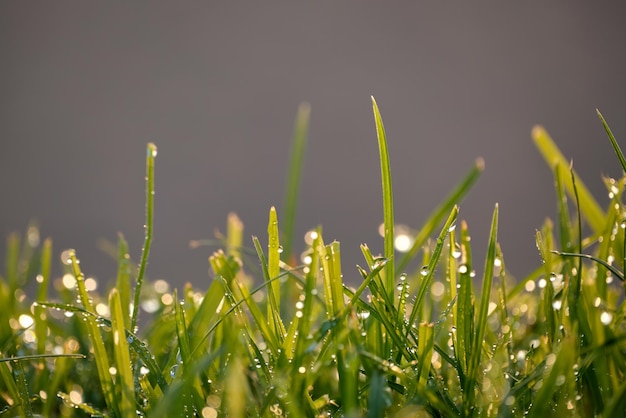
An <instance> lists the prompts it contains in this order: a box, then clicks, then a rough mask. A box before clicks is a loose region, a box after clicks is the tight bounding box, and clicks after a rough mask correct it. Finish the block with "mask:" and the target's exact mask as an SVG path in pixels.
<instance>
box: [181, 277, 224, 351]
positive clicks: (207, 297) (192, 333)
mask: <svg viewBox="0 0 626 418" xmlns="http://www.w3.org/2000/svg"><path fill="white" fill-rule="evenodd" d="M223 298H224V287H223V286H222V285H221V283H220V282H219V280H214V281H213V282H212V283H211V286H209V289H208V290H207V291H206V293H205V294H204V297H203V298H202V302H201V303H200V306H199V307H198V312H197V313H196V315H195V316H194V317H193V318H192V319H191V323H190V324H189V345H190V347H191V350H192V351H191V356H192V357H196V356H198V355H200V354H203V353H204V351H205V350H206V348H207V346H206V339H205V338H204V332H205V331H206V330H207V329H208V328H209V324H211V322H213V321H215V320H216V316H217V308H218V307H219V305H220V302H221V301H222V299H223Z"/></svg>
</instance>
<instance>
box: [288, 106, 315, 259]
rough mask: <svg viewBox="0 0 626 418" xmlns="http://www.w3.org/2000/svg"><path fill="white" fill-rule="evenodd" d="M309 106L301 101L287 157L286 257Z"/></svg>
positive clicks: (293, 222) (289, 242)
mask: <svg viewBox="0 0 626 418" xmlns="http://www.w3.org/2000/svg"><path fill="white" fill-rule="evenodd" d="M310 115H311V106H310V105H309V104H308V103H301V104H300V106H299V107H298V114H297V115H296V123H295V126H294V132H293V142H292V143H291V155H290V157H289V172H288V174H287V185H286V187H285V200H284V209H283V210H284V211H285V216H284V218H283V221H282V225H283V235H282V241H283V248H284V249H285V251H284V252H283V254H285V255H286V257H287V259H288V260H289V259H290V258H291V256H292V255H293V254H292V246H293V238H294V225H295V222H296V212H297V207H298V195H299V193H300V180H301V179H302V168H303V166H304V154H305V150H306V143H307V134H308V131H309V117H310Z"/></svg>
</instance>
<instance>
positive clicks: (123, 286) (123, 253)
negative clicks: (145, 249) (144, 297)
mask: <svg viewBox="0 0 626 418" xmlns="http://www.w3.org/2000/svg"><path fill="white" fill-rule="evenodd" d="M130 272H131V266H130V255H129V254H128V243H127V242H126V240H125V239H124V236H123V235H122V234H121V233H120V234H118V239H117V279H116V282H115V288H116V289H117V290H118V292H119V297H120V305H121V308H122V314H123V317H124V318H126V319H125V320H124V327H125V328H126V329H129V330H130V329H132V328H131V324H130V323H131V317H130V312H129V310H130V301H131V290H130ZM40 300H45V299H40Z"/></svg>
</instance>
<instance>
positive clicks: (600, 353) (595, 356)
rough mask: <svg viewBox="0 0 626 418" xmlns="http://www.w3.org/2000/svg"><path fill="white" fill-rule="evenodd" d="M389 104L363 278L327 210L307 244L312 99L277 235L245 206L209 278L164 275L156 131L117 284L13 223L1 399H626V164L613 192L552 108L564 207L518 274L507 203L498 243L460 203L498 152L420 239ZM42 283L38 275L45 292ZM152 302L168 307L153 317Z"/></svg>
mask: <svg viewBox="0 0 626 418" xmlns="http://www.w3.org/2000/svg"><path fill="white" fill-rule="evenodd" d="M372 104H373V111H374V121H375V124H374V125H375V128H376V133H377V137H378V146H379V151H380V164H381V180H382V181H381V184H382V203H383V204H382V213H383V218H384V225H383V239H384V252H383V254H382V255H376V254H372V253H371V251H370V250H369V248H368V247H367V245H362V246H361V250H362V252H363V257H364V263H363V265H364V267H363V268H361V267H359V268H358V273H359V274H360V276H361V278H362V281H361V282H360V283H357V287H356V288H354V287H351V286H349V285H348V284H346V283H344V281H343V270H342V264H341V247H340V244H339V242H336V241H335V242H331V243H326V242H325V241H324V239H323V236H322V230H321V228H315V229H312V230H311V231H309V232H308V233H307V234H306V236H305V242H306V248H305V249H304V251H303V253H302V254H301V255H300V256H299V257H298V255H297V254H296V252H295V247H296V245H295V242H296V240H295V237H294V232H293V231H294V223H295V218H296V212H297V210H296V209H297V201H298V194H299V179H300V175H301V173H302V167H303V162H304V155H305V152H304V151H305V147H306V132H307V127H308V120H309V108H308V107H307V106H302V107H301V108H300V110H299V112H298V116H297V122H296V127H295V130H294V143H293V148H292V153H291V163H290V170H289V173H288V176H287V178H288V179H289V183H288V184H287V186H286V192H285V202H284V203H283V207H284V208H285V212H286V217H285V218H284V219H281V218H280V217H279V216H278V213H277V211H276V209H275V208H271V209H270V211H269V215H268V229H267V231H268V236H267V237H263V238H257V237H253V239H252V248H249V247H245V246H243V243H244V239H243V236H244V234H243V224H242V222H241V221H240V220H239V218H237V216H236V215H234V214H231V215H229V217H228V222H227V228H226V231H227V232H226V235H225V236H223V237H220V239H221V247H222V248H223V250H222V249H218V250H216V251H215V252H214V253H213V254H212V255H211V257H210V258H209V264H210V266H211V269H212V271H213V274H214V280H213V281H212V282H211V285H210V286H209V288H208V289H207V290H206V291H205V290H198V289H194V288H192V287H191V286H189V285H186V286H184V287H182V288H178V289H171V288H170V285H169V284H168V283H166V282H164V281H162V280H159V281H156V282H150V281H148V280H147V278H146V277H145V267H146V263H147V260H148V256H149V250H150V243H151V239H152V228H153V220H152V214H153V206H154V201H153V194H154V187H155V186H154V170H155V161H156V160H155V157H156V147H155V146H154V145H153V144H149V145H148V148H147V157H146V158H147V160H146V179H147V185H146V186H147V187H146V196H147V199H146V230H145V241H144V247H143V251H142V254H141V258H140V261H139V263H138V265H139V267H138V268H137V269H135V268H133V265H134V264H133V263H132V261H131V257H130V255H129V252H128V245H127V243H126V241H125V240H124V238H123V237H122V236H120V237H119V241H118V245H117V246H118V249H117V254H116V257H117V259H118V264H119V268H118V276H117V279H116V280H115V282H114V283H113V287H112V288H110V289H108V290H104V289H102V287H100V291H97V290H96V289H95V287H96V286H97V283H95V282H94V281H93V280H92V279H89V278H85V276H84V274H83V273H82V271H81V266H80V263H79V260H78V258H77V255H76V252H75V251H74V250H65V251H63V252H62V253H61V261H62V267H63V269H64V273H63V275H62V277H58V278H57V277H52V276H51V264H52V260H53V258H54V257H53V256H52V254H53V250H52V243H51V241H50V240H49V239H46V240H44V241H43V242H40V240H39V232H38V230H37V228H36V227H35V226H29V227H28V229H27V231H26V234H25V236H24V238H21V237H20V236H19V235H18V234H12V235H10V236H9V237H8V240H7V248H8V250H7V256H6V261H5V270H4V271H5V273H4V276H3V277H2V278H1V280H0V304H2V306H3V309H2V310H0V415H2V416H8V417H13V416H24V417H34V416H46V417H47V416H110V417H131V416H132V417H134V416H137V415H141V416H150V417H171V416H198V417H217V416H231V417H241V416H262V417H278V416H293V417H299V416H343V417H357V416H367V417H380V416H398V417H409V416H410V417H415V416H416V417H452V416H458V417H518V416H520V417H521V416H530V417H544V416H547V415H548V414H551V415H553V416H559V417H561V416H572V417H577V416H581V417H583V416H585V417H586V416H604V417H615V416H624V413H625V412H626V383H625V382H626V379H625V373H626V358H625V357H626V332H625V327H624V316H625V307H624V295H623V288H622V287H623V282H624V268H625V264H626V258H625V257H626V240H625V239H624V231H625V229H626V210H625V208H624V204H623V202H622V197H623V192H624V184H625V178H620V179H610V178H605V179H604V183H605V185H606V188H607V193H609V196H610V198H611V202H610V204H609V205H608V207H607V208H606V209H603V208H601V207H600V205H599V204H598V203H597V202H596V201H595V199H594V197H593V196H592V195H591V193H589V191H588V190H587V188H586V187H585V185H584V183H583V181H582V179H580V178H579V177H578V176H577V175H576V173H575V171H574V170H573V167H572V165H571V164H570V163H569V162H568V161H567V160H565V158H564V157H563V155H562V154H561V152H560V151H559V150H558V148H557V147H556V145H555V143H554V141H553V140H552V139H551V138H550V136H549V134H548V133H547V132H546V131H545V130H544V129H543V128H541V127H535V128H534V129H533V131H532V137H533V139H534V141H535V143H536V145H537V148H538V149H539V151H540V152H541V154H542V155H543V157H544V158H545V159H546V162H547V164H548V165H549V166H550V168H551V169H552V170H553V173H554V178H555V192H556V200H557V205H556V207H557V216H556V219H555V220H554V221H552V220H546V222H545V223H544V224H543V225H542V226H540V227H539V229H538V231H537V248H538V250H539V252H540V254H541V257H542V259H543V264H542V265H540V266H538V267H537V268H536V270H535V271H534V272H533V273H532V274H530V275H529V276H528V277H526V278H523V279H521V280H518V281H514V280H513V279H512V278H510V277H509V276H508V275H507V270H506V265H505V257H504V256H503V254H502V251H501V249H500V247H499V245H498V205H497V204H496V205H495V206H494V211H493V217H492V223H491V230H490V234H489V240H488V242H487V243H486V245H487V252H486V257H485V260H475V259H474V258H473V257H472V245H471V244H472V243H471V241H470V232H469V227H468V225H467V224H466V223H465V222H464V221H463V220H462V219H459V206H458V205H459V203H460V201H461V200H462V198H463V196H464V195H465V194H466V193H467V192H468V191H469V190H470V188H471V186H472V185H473V184H474V183H475V182H476V181H477V179H478V177H479V176H480V173H481V172H482V169H483V167H484V163H483V162H482V160H477V161H476V164H475V165H474V166H473V167H471V168H470V169H469V171H468V173H467V175H466V177H465V178H464V179H462V180H461V182H460V183H459V186H457V188H455V189H454V190H453V191H452V192H451V193H450V195H449V197H448V198H446V199H445V200H444V202H443V203H441V204H440V205H439V206H438V207H436V208H435V209H434V210H433V212H432V214H431V216H430V218H429V219H428V220H427V221H426V222H425V223H424V225H423V226H422V227H421V228H419V229H416V230H417V231H419V232H417V234H416V235H415V236H408V237H407V236H403V237H402V238H403V239H406V238H408V239H410V241H411V242H412V245H410V246H408V247H407V248H403V252H401V251H399V250H398V248H396V244H397V242H398V238H400V237H401V235H402V234H405V233H404V232H403V231H401V230H400V229H399V228H397V226H396V225H394V217H393V212H394V211H393V190H392V178H391V168H390V167H391V164H390V156H389V153H388V149H387V138H386V135H385V130H384V127H383V122H382V116H381V113H380V111H379V109H378V106H377V104H376V102H375V101H374V100H373V99H372ZM598 115H599V116H600V119H601V123H602V124H603V126H604V128H605V130H606V132H607V134H608V136H609V139H610V143H611V145H612V146H613V148H614V149H615V151H616V154H617V156H618V160H619V162H620V163H621V165H622V168H623V169H624V170H625V171H626V159H624V156H623V154H622V152H621V150H620V147H619V145H618V143H617V141H616V140H615V137H614V136H613V133H612V132H611V130H610V129H609V127H608V125H607V123H606V121H605V120H604V118H602V115H600V113H599V112H598ZM283 225H284V227H283ZM587 230H588V232H586V231H587ZM405 235H406V234H405ZM513 256H514V254H513ZM251 260H252V261H251ZM297 260H300V261H297ZM480 264H483V266H484V267H483V268H482V272H483V273H482V277H476V276H477V273H476V267H475V266H477V265H480ZM415 265H417V266H420V267H417V268H415V267H410V266H415ZM259 266H260V269H259V268H258V267H259ZM25 287H30V288H33V287H34V289H35V291H34V295H35V296H34V298H35V299H34V300H32V299H31V296H30V295H28V294H26V293H25V292H24V291H23V290H22V289H23V288H25ZM52 288H53V289H52ZM52 290H54V292H51V291H52ZM141 310H143V311H145V312H143V314H142V315H144V316H150V317H151V320H150V321H141V322H140V323H139V325H141V326H140V327H138V322H137V319H138V314H139V313H140V311H141ZM144 322H145V324H144Z"/></svg>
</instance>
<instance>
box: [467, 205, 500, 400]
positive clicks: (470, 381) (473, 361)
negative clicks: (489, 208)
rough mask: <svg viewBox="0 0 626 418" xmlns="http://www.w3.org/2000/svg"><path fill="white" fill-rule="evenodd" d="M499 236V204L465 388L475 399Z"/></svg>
mask: <svg viewBox="0 0 626 418" xmlns="http://www.w3.org/2000/svg"><path fill="white" fill-rule="evenodd" d="M497 236H498V204H497V203H496V205H495V208H494V211H493V218H492V220H491V232H490V233H489V245H488V247H487V256H486V258H485V273H484V276H483V284H482V291H481V298H480V305H479V307H478V316H477V317H476V322H475V323H476V326H475V337H474V339H473V342H474V343H473V344H472V350H471V352H470V354H469V373H468V376H467V385H466V387H465V388H464V390H465V391H467V392H468V395H469V396H470V397H471V399H473V394H474V383H475V382H476V380H477V378H478V375H479V373H478V367H479V366H480V360H481V355H482V345H483V343H484V341H483V339H484V337H485V331H486V329H487V314H488V313H489V303H490V296H491V287H492V282H493V270H494V262H495V259H496V248H497ZM472 404H473V402H469V404H466V405H465V408H466V412H469V411H468V410H467V408H469V407H471V406H473V405H472Z"/></svg>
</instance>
